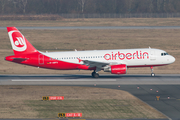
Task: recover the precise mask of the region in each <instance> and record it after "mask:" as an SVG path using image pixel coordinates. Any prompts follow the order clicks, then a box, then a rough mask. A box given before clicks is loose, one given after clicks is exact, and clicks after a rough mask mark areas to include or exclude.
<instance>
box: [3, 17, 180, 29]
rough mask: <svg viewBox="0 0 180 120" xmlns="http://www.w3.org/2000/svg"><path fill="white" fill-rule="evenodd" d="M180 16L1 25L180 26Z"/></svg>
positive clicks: (24, 22)
mask: <svg viewBox="0 0 180 120" xmlns="http://www.w3.org/2000/svg"><path fill="white" fill-rule="evenodd" d="M179 21H180V18H88V19H86V18H84V19H62V20H13V21H11V20H0V26H2V27H3V26H4V27H7V26H16V27H17V26H180V22H179Z"/></svg>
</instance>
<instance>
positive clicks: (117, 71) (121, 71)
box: [104, 64, 127, 74]
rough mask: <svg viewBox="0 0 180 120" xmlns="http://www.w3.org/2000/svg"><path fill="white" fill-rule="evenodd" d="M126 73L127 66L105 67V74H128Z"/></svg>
mask: <svg viewBox="0 0 180 120" xmlns="http://www.w3.org/2000/svg"><path fill="white" fill-rule="evenodd" d="M126 71H127V66H126V64H120V65H111V66H108V67H104V72H111V74H126Z"/></svg>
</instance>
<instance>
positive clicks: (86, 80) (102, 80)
mask: <svg viewBox="0 0 180 120" xmlns="http://www.w3.org/2000/svg"><path fill="white" fill-rule="evenodd" d="M11 81H13V82H58V81H59V82H92V81H96V82H108V81H109V82H112V81H116V79H94V80H88V79H80V80H79V79H78V80H77V79H71V80H70V79H68V80H60V79H56V80H53V79H52V80H49V79H47V80H45V79H13V80H11Z"/></svg>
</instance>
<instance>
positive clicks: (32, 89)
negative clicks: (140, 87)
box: [0, 86, 166, 119]
mask: <svg viewBox="0 0 180 120" xmlns="http://www.w3.org/2000/svg"><path fill="white" fill-rule="evenodd" d="M0 89H1V91H0V98H1V99H0V106H1V107H0V118H56V117H57V114H58V113H61V112H62V113H66V112H67V113H70V112H81V113H82V118H91V119H98V118H100V119H132V118H149V119H157V118H166V117H165V116H164V115H162V114H161V113H159V112H158V111H157V110H155V109H153V108H152V107H150V106H148V105H147V104H145V103H143V102H142V101H140V100H139V99H137V98H136V97H134V96H133V95H131V94H130V93H128V92H126V91H122V90H113V89H106V88H95V87H78V86H0ZM42 96H64V100H63V101H42Z"/></svg>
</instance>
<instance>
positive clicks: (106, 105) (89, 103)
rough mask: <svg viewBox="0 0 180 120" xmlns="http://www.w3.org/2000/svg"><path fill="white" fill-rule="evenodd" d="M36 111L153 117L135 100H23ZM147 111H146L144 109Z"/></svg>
mask: <svg viewBox="0 0 180 120" xmlns="http://www.w3.org/2000/svg"><path fill="white" fill-rule="evenodd" d="M25 103H26V104H27V105H28V106H29V107H32V108H33V109H34V110H35V111H37V112H38V113H39V114H38V118H53V117H55V116H57V113H74V112H80V113H82V114H83V118H95V119H98V118H99V119H117V118H118V119H130V118H154V117H155V116H150V115H148V114H147V113H143V112H142V111H141V110H139V109H140V108H141V107H140V105H139V104H138V103H137V101H131V100H117V99H103V100H64V101H37V100H31V101H26V102H25ZM146 112H147V111H146Z"/></svg>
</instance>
